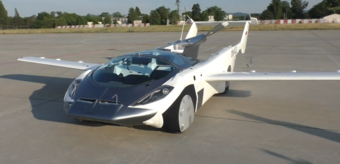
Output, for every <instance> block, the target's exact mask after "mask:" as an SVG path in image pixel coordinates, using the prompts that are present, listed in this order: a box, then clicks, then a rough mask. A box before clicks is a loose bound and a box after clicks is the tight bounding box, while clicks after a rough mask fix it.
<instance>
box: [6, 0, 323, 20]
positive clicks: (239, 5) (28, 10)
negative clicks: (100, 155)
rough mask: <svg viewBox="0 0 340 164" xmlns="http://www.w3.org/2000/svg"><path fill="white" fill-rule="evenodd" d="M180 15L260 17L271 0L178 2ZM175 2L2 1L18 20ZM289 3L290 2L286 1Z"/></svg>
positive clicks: (146, 8) (144, 9)
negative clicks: (214, 9)
mask: <svg viewBox="0 0 340 164" xmlns="http://www.w3.org/2000/svg"><path fill="white" fill-rule="evenodd" d="M180 1H181V9H180V10H181V12H182V11H184V7H186V9H187V11H191V8H192V6H193V4H196V3H198V4H200V6H201V10H202V11H203V10H205V9H207V8H208V7H211V6H215V5H216V6H218V7H220V8H222V9H223V10H224V11H226V12H227V13H234V12H244V13H261V12H262V11H263V10H264V9H265V8H266V7H267V6H268V4H269V3H270V2H271V0H256V1H255V0H254V1H250V0H233V1H226V0H180ZM305 1H307V2H309V4H308V9H309V8H311V7H313V6H314V5H316V4H317V3H319V2H321V1H322V0H305ZM175 2H176V0H163V1H161V0H120V1H118V0H2V3H3V4H4V5H5V8H6V10H7V11H8V15H9V16H14V9H15V8H17V9H18V12H19V14H20V16H21V17H25V16H31V15H37V14H38V13H40V12H43V11H46V12H49V13H50V12H51V11H63V12H70V13H76V14H78V15H86V14H88V13H91V14H100V13H102V12H109V13H114V12H120V13H122V14H127V13H128V10H129V8H130V7H133V8H135V7H136V6H138V7H139V8H140V10H141V12H142V13H145V14H149V13H150V11H151V10H154V9H156V8H158V7H160V6H163V5H164V6H165V7H166V8H170V9H171V10H175V9H176V8H177V7H176V5H175ZM289 2H290V0H289Z"/></svg>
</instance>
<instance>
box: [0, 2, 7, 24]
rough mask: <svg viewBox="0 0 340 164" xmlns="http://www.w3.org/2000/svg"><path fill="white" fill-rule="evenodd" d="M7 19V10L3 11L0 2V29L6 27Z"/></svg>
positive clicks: (2, 5)
mask: <svg viewBox="0 0 340 164" xmlns="http://www.w3.org/2000/svg"><path fill="white" fill-rule="evenodd" d="M7 18H8V14H7V10H6V9H5V6H4V4H3V3H2V0H0V29H1V28H4V27H7V24H8V22H7Z"/></svg>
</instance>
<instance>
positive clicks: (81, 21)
mask: <svg viewBox="0 0 340 164" xmlns="http://www.w3.org/2000/svg"><path fill="white" fill-rule="evenodd" d="M77 25H87V20H86V18H85V17H84V16H79V15H78V17H77Z"/></svg>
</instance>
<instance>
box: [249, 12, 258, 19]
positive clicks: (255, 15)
mask: <svg viewBox="0 0 340 164" xmlns="http://www.w3.org/2000/svg"><path fill="white" fill-rule="evenodd" d="M250 15H251V17H254V18H257V19H260V16H261V14H258V13H251V14H250Z"/></svg>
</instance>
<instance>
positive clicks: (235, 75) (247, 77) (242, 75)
mask: <svg viewBox="0 0 340 164" xmlns="http://www.w3.org/2000/svg"><path fill="white" fill-rule="evenodd" d="M205 80H206V81H264V80H340V71H338V72H300V73H294V72H289V73H271V72H257V73H252V72H230V73H221V74H210V75H207V76H206V77H205Z"/></svg>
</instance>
